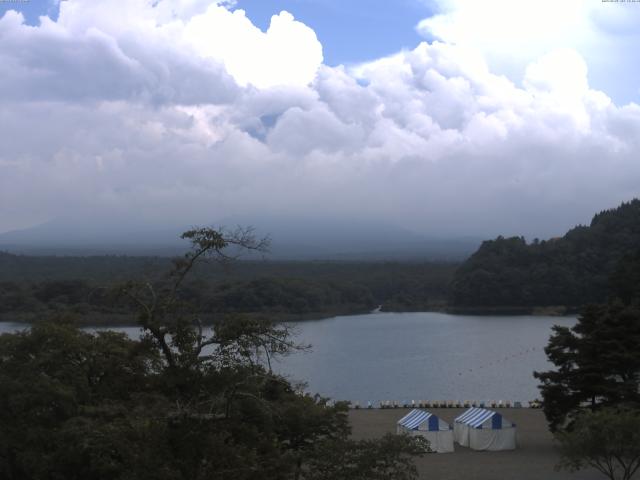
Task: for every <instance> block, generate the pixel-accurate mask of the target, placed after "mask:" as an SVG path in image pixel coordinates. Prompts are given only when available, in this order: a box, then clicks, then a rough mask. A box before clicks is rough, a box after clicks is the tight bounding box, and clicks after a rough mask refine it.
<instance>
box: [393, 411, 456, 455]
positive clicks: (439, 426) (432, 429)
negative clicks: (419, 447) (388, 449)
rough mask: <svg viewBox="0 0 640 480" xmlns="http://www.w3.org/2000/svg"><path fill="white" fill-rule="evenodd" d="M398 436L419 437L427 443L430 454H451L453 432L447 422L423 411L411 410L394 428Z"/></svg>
mask: <svg viewBox="0 0 640 480" xmlns="http://www.w3.org/2000/svg"><path fill="white" fill-rule="evenodd" d="M396 432H397V433H398V434H408V435H411V436H414V437H415V436H420V437H423V438H425V439H426V440H427V441H428V442H429V448H430V449H431V451H432V452H437V453H450V452H453V450H454V447H453V430H452V429H451V427H450V426H449V424H448V423H447V422H445V421H444V420H442V419H440V418H439V417H437V416H436V415H433V414H432V413H430V412H427V411H425V410H415V409H414V410H412V411H411V412H409V413H408V414H407V415H405V416H404V417H402V418H401V419H400V420H399V421H398V423H397V426H396Z"/></svg>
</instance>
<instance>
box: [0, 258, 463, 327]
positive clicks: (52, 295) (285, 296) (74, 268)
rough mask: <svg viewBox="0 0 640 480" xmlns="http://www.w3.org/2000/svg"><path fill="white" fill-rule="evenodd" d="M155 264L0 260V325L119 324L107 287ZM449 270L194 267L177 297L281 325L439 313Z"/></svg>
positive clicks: (124, 316)
mask: <svg viewBox="0 0 640 480" xmlns="http://www.w3.org/2000/svg"><path fill="white" fill-rule="evenodd" d="M170 264H171V260H170V259H166V258H161V257H157V258H156V257H148V258H145V257H125V256H99V257H30V256H16V255H10V254H0V318H1V319H3V320H24V321H32V320H33V319H34V318H41V317H42V315H43V314H47V313H53V312H59V311H63V310H65V311H72V312H75V313H78V314H80V315H81V316H82V318H83V319H84V320H83V321H85V322H89V323H96V324H98V323H122V322H125V323H126V322H128V321H129V319H130V306H129V305H128V304H127V303H126V302H123V301H122V300H121V299H119V298H118V296H117V295H115V294H114V292H113V287H114V286H116V285H118V284H120V283H122V282H123V281H124V280H126V279H127V278H147V279H149V280H150V281H151V282H155V281H158V280H160V279H161V278H162V275H163V274H162V272H163V271H166V270H167V269H168V268H169V267H170ZM455 268H456V265H455V264H446V263H402V262H379V263H373V262H270V261H244V262H235V263H234V264H233V265H232V266H229V267H228V268H221V269H211V268H207V267H206V266H205V265H202V266H199V268H197V269H196V270H195V271H194V272H193V274H192V278H191V279H190V281H189V283H188V284H186V285H185V286H184V288H183V289H182V291H181V295H182V296H183V299H184V300H186V301H188V302H189V303H190V304H191V305H194V306H195V308H198V309H199V310H200V311H201V312H203V313H208V314H220V313H259V314H268V315H271V316H279V317H280V318H285V319H286V318H288V317H289V316H293V317H296V318H298V317H302V318H304V317H305V316H308V317H315V316H324V315H332V314H346V313H358V312H365V311H369V310H371V309H372V308H375V307H376V306H377V305H380V304H382V305H383V306H384V308H385V309H388V310H420V309H426V308H434V307H437V306H442V305H443V304H444V302H445V300H446V297H447V293H448V292H447V288H448V284H449V282H450V281H451V279H452V278H453V273H454V271H455Z"/></svg>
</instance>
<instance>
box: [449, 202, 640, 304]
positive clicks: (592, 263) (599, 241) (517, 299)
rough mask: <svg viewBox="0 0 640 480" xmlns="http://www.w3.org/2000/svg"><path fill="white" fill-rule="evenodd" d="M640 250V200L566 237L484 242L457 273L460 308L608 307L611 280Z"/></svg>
mask: <svg viewBox="0 0 640 480" xmlns="http://www.w3.org/2000/svg"><path fill="white" fill-rule="evenodd" d="M639 247H640V200H637V199H636V200H633V201H631V202H628V203H623V204H622V205H620V206H619V207H618V208H615V209H612V210H606V211H603V212H601V213H599V214H597V215H595V216H594V217H593V220H592V221H591V224H590V225H589V226H578V227H576V228H574V229H572V230H570V231H569V232H567V234H566V235H565V236H564V237H562V238H556V239H551V240H547V241H538V240H534V241H533V242H532V243H527V242H526V241H525V239H524V238H522V237H513V238H503V237H498V238H497V239H496V240H491V241H486V242H484V243H483V244H482V245H481V246H480V248H479V249H478V251H477V252H476V253H474V254H473V255H472V256H471V257H470V258H469V259H468V260H467V261H466V262H465V263H464V264H463V265H462V266H461V267H460V268H459V270H458V271H457V272H456V275H455V279H454V281H453V282H452V285H451V302H452V303H453V304H454V305H457V306H479V307H498V306H529V307H534V306H551V305H563V306H569V307H580V306H583V305H586V304H589V303H600V302H604V301H605V300H606V299H607V297H608V296H609V295H610V294H611V288H610V282H609V280H610V278H611V276H612V275H614V273H615V272H616V270H617V269H620V268H623V267H624V264H625V261H624V258H625V256H626V255H631V254H633V253H634V252H635V251H636V250H637V249H638V248H639Z"/></svg>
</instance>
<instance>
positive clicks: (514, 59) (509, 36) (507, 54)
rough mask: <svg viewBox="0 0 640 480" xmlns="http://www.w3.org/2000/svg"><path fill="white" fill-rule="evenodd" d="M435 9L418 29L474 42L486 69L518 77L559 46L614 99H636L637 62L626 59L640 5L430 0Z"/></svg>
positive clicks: (591, 0) (639, 29) (639, 92)
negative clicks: (578, 58) (574, 55)
mask: <svg viewBox="0 0 640 480" xmlns="http://www.w3.org/2000/svg"><path fill="white" fill-rule="evenodd" d="M434 4H435V5H436V7H437V8H438V9H439V10H440V13H439V14H437V15H434V16H432V17H430V18H426V19H424V20H422V21H421V22H420V23H418V25H417V30H418V32H420V33H422V34H424V35H425V36H427V37H429V38H430V37H435V38H437V39H439V40H441V41H444V42H446V43H450V44H456V45H460V46H464V47H466V48H473V49H476V50H477V51H479V52H481V53H482V55H483V56H484V57H485V58H486V59H487V61H488V63H489V65H490V67H491V69H492V70H493V71H495V72H498V73H502V74H505V75H507V76H508V77H509V78H511V79H512V80H513V81H515V82H516V83H519V82H520V81H521V80H522V78H523V76H524V73H525V70H526V68H527V66H528V65H529V63H531V62H533V61H536V60H537V59H538V58H539V57H541V56H543V55H546V54H548V53H551V52H552V51H554V50H556V49H559V48H563V49H572V50H575V51H577V52H578V53H579V54H580V55H581V56H582V57H583V58H584V59H585V60H586V62H587V64H588V65H589V69H590V79H591V81H592V84H593V85H595V86H596V87H597V88H599V89H604V90H606V91H609V92H610V94H612V95H613V96H614V97H615V98H616V101H617V102H618V103H627V102H628V101H630V100H633V101H636V102H638V100H640V81H639V80H638V78H640V65H637V62H632V61H630V59H631V58H633V55H634V53H633V52H634V50H635V45H637V44H638V42H639V41H640V8H638V4H634V3H632V2H629V3H625V2H621V3H614V2H602V1H601V0H562V1H555V0H538V1H535V2H525V1H513V0H485V1H482V2H478V1H475V0H434Z"/></svg>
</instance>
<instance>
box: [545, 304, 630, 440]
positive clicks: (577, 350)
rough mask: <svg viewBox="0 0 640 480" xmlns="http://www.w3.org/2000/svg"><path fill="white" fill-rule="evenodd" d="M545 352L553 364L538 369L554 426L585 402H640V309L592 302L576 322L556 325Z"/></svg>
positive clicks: (562, 424) (599, 404)
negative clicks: (553, 366) (567, 324)
mask: <svg viewBox="0 0 640 480" xmlns="http://www.w3.org/2000/svg"><path fill="white" fill-rule="evenodd" d="M553 331H554V334H553V335H552V336H551V339H550V340H549V345H548V346H547V347H546V348H545V352H546V353H547V356H548V358H549V360H550V361H551V362H552V363H553V364H554V365H555V366H556V369H555V370H551V371H547V372H535V373H534V376H535V377H536V378H538V379H539V380H540V381H541V386H540V390H541V393H542V397H543V400H544V402H543V408H544V412H545V415H546V417H547V420H548V421H549V424H550V427H551V429H552V430H557V429H562V428H564V427H565V426H566V425H567V424H569V423H570V422H571V421H572V420H573V418H574V417H575V416H576V414H578V413H580V412H581V411H582V410H584V409H585V408H588V409H591V410H597V409H598V408H600V407H603V406H612V405H625V404H626V405H630V406H640V393H639V386H640V350H638V345H639V344H640V310H638V308H637V307H635V306H633V305H624V304H622V303H619V302H612V303H610V304H607V305H594V306H591V307H588V308H587V309H586V310H585V312H584V313H583V314H582V315H581V316H580V318H579V319H578V322H577V323H576V325H575V326H573V327H572V328H567V327H559V326H556V327H554V329H553Z"/></svg>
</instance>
